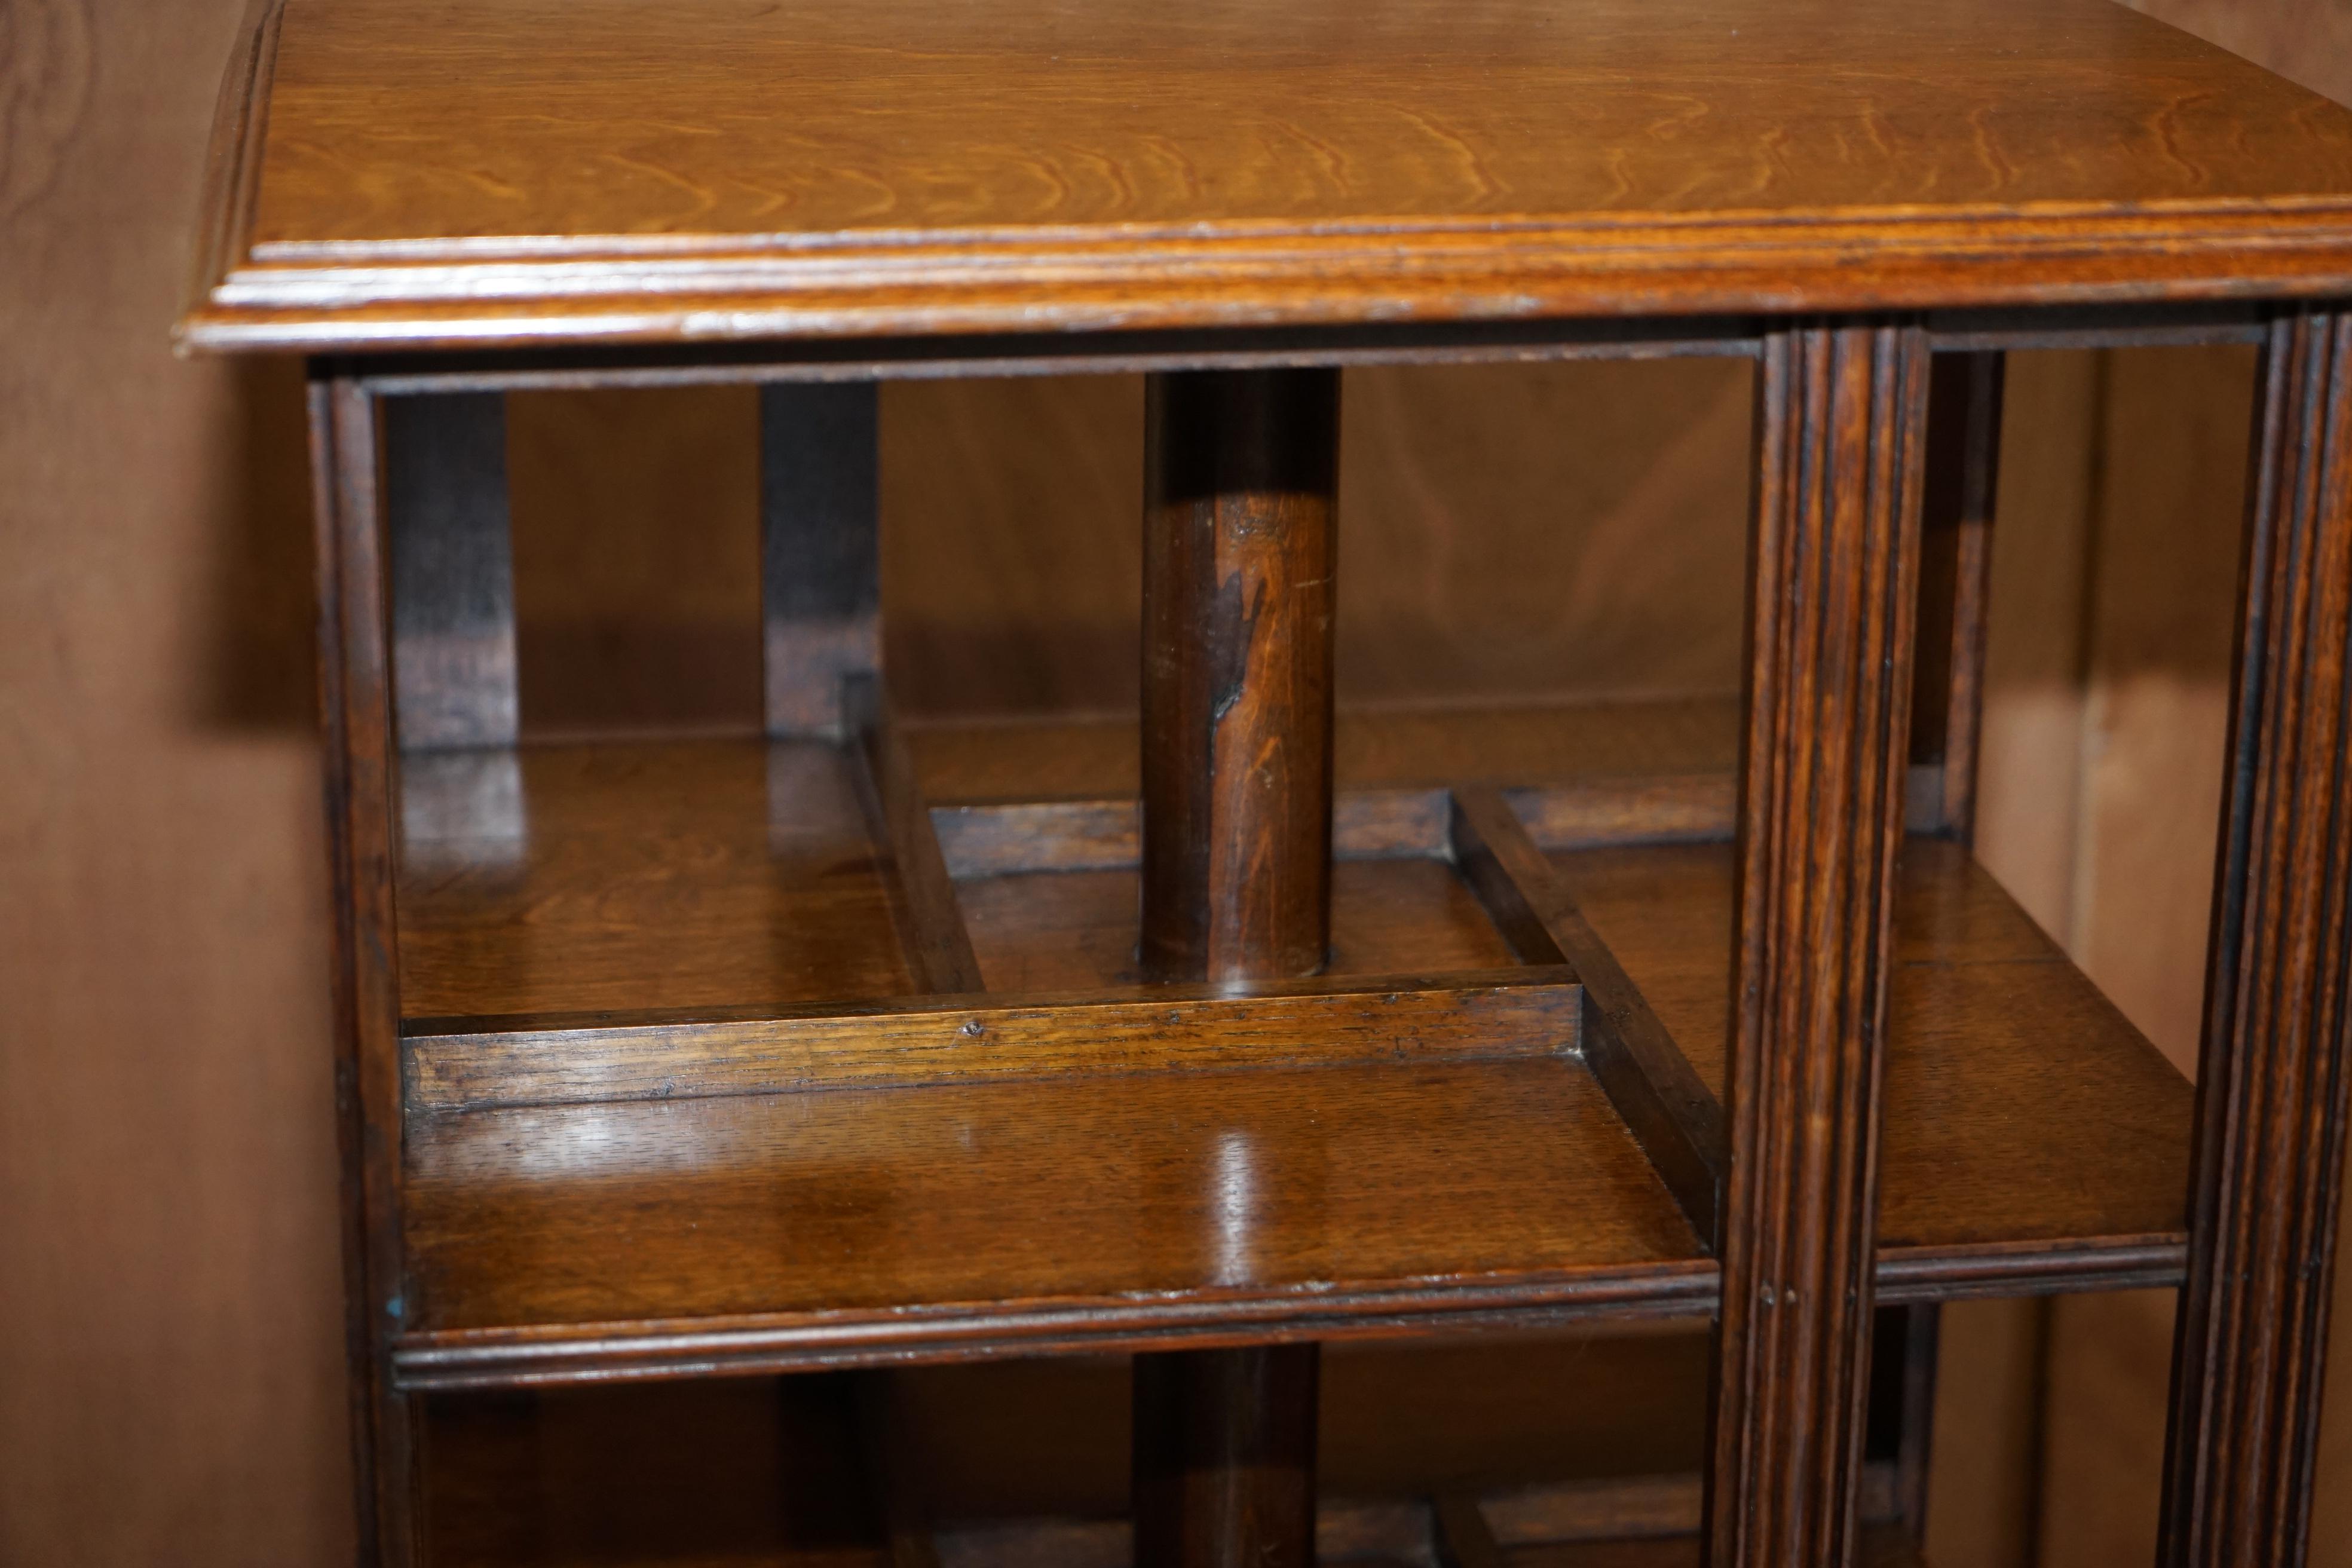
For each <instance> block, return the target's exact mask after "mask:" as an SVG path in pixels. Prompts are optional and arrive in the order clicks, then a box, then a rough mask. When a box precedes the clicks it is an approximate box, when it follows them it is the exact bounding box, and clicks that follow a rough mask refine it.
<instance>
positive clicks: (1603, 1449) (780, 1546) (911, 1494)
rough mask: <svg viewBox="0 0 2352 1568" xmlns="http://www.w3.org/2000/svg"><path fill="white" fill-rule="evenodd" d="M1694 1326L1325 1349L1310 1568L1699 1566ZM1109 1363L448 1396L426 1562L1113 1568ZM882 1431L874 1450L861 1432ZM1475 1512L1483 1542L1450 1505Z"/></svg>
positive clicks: (1115, 1535)
mask: <svg viewBox="0 0 2352 1568" xmlns="http://www.w3.org/2000/svg"><path fill="white" fill-rule="evenodd" d="M1706 1364H1707V1358H1706V1337H1705V1335H1704V1334H1703V1333H1700V1332H1695V1331H1687V1330H1679V1329H1677V1330H1671V1331H1661V1330H1658V1329H1651V1330H1646V1331H1636V1332H1633V1333H1630V1334H1629V1333H1624V1332H1619V1333H1613V1334H1609V1335H1603V1336H1596V1335H1593V1334H1590V1333H1562V1332H1559V1331H1549V1332H1533V1333H1516V1334H1507V1335H1499V1336H1497V1335H1484V1336H1480V1337H1478V1338H1475V1339H1465V1340H1459V1341H1451V1342H1448V1341H1438V1342H1412V1343H1397V1342H1386V1343H1382V1342H1371V1343H1357V1344H1349V1345H1342V1346H1337V1347H1334V1349H1333V1351H1332V1352H1331V1353H1330V1354H1329V1356H1328V1358H1327V1360H1326V1363H1325V1366H1324V1371H1323V1379H1322V1392H1321V1399H1320V1412H1319V1421H1318V1426H1319V1428H1320V1435H1319V1437H1318V1444H1317V1448H1318V1470H1319V1476H1320V1481H1321V1490H1322V1493H1323V1496H1324V1501H1323V1503H1322V1506H1321V1508H1320V1509H1319V1510H1318V1530H1317V1538H1318V1561H1321V1562H1324V1563H1344V1564H1350V1565H1354V1568H1373V1565H1374V1564H1392V1565H1394V1568H1449V1564H1453V1563H1466V1561H1467V1560H1468V1557H1469V1554H1468V1553H1465V1552H1461V1551H1459V1550H1458V1547H1457V1544H1456V1543H1455V1542H1453V1541H1452V1540H1451V1539H1450V1538H1449V1535H1450V1532H1449V1531H1447V1530H1446V1525H1447V1524H1449V1523H1450V1524H1451V1525H1452V1526H1453V1530H1454V1531H1465V1530H1467V1531H1483V1533H1484V1535H1485V1536H1486V1539H1487V1541H1488V1542H1490V1543H1491V1545H1492V1547H1493V1550H1494V1552H1495V1554H1496V1555H1495V1557H1494V1559H1493V1560H1492V1561H1495V1562H1499V1563H1514V1564H1520V1565H1522V1568H1534V1565H1536V1564H1539V1563H1563V1564H1571V1565H1572V1564H1579V1563H1637V1564H1649V1563H1661V1564H1663V1563H1696V1557H1695V1556H1694V1554H1693V1552H1694V1546H1695V1537H1694V1534H1693V1532H1694V1531H1695V1529H1696V1520H1697V1516H1698V1507H1699V1492H1700V1484H1699V1479H1698V1476H1697V1473H1696V1466H1697V1465H1698V1463H1699V1461H1700V1459H1701V1458H1702V1456H1703V1454H1704V1452H1705V1436H1706ZM1129 1389H1130V1378H1129V1363H1128V1360H1127V1358H1125V1357H1121V1356H1081V1357H1062V1358H1055V1359H1051V1360H1038V1361H1018V1362H998V1363H980V1364H971V1365H964V1366H955V1367H932V1368H924V1369H917V1370H912V1371H902V1372H898V1373H846V1374H839V1373H836V1374H830V1375H814V1376H811V1375H802V1376H795V1377H790V1378H785V1379H782V1380H766V1379H758V1378H750V1379H733V1378H730V1379H721V1380H708V1381H703V1382H693V1383H661V1384H625V1385H617V1386H604V1387H596V1388H590V1389H583V1390H554V1391H547V1392H544V1393H538V1392H522V1393H517V1392H509V1393H505V1394H489V1395H483V1394H467V1395H464V1396H458V1397H449V1396H440V1397H436V1398H434V1399H433V1400H432V1402H431V1405H430V1407H429V1408H430V1412H431V1418H430V1440H429V1442H428V1446H427V1451H428V1453H429V1455H430V1470H429V1473H428V1476H427V1486H428V1489H429V1490H430V1493H431V1495H432V1498H433V1506H432V1509H431V1510H430V1512H431V1515H432V1518H433V1521H434V1532H433V1533H434V1542H433V1551H432V1552H431V1561H433V1562H434V1563H436V1564H441V1565H443V1568H457V1565H464V1568H555V1565H557V1564H569V1563H580V1564H583V1565H584V1564H586V1563H612V1562H615V1561H625V1562H629V1563H641V1564H645V1565H646V1568H654V1565H656V1564H667V1563H701V1562H743V1563H753V1562H756V1563H771V1564H777V1565H779V1568H885V1564H887V1563H891V1562H893V1561H897V1562H905V1561H907V1560H908V1559H907V1557H906V1556H905V1555H903V1554H899V1553H894V1552H893V1550H892V1547H893V1542H892V1541H891V1539H890V1535H891V1529H890V1527H889V1526H887V1525H886V1523H885V1521H886V1519H895V1520H896V1521H897V1527H898V1531H901V1532H908V1533H911V1534H912V1535H914V1536H915V1537H917V1538H919V1541H920V1542H922V1543H923V1544H924V1545H926V1546H928V1548H929V1556H928V1557H925V1556H921V1555H920V1554H918V1556H917V1558H916V1560H918V1561H936V1562H938V1563H940V1564H941V1565H942V1568H1128V1565H1129V1563H1130V1561H1131V1557H1130V1547H1129V1524H1128V1518H1127V1515H1128V1510H1129V1463H1128V1459H1127V1448H1128V1441H1127V1439H1128V1428H1129V1422H1130V1419H1131V1409H1130V1404H1129ZM886 1411H887V1432H888V1434H889V1435H888V1436H887V1446H886V1444H885V1442H884V1441H883V1440H881V1439H880V1437H879V1429H880V1428H882V1427H883V1426H884V1425H885V1422H884V1419H883V1416H884V1412H886ZM1890 1481H1891V1471H1890V1469H1889V1468H1888V1466H1887V1463H1886V1461H1885V1460H1884V1459H1881V1458H1873V1459H1872V1460H1871V1461H1870V1463H1869V1464H1868V1465H1866V1467H1865V1469H1864V1499H1863V1510H1864V1518H1865V1519H1866V1520H1867V1521H1872V1522H1871V1524H1870V1527H1869V1530H1870V1533H1869V1551H1870V1552H1873V1553H1876V1554H1874V1555H1869V1556H1866V1557H1865V1558H1864V1562H1865V1563H1870V1564H1873V1565H1878V1564H1885V1565H1887V1568H1893V1565H1894V1564H1897V1563H1906V1564H1907V1563H1914V1562H1916V1557H1913V1556H1910V1555H1906V1554H1905V1553H1906V1552H1908V1551H1909V1545H1908V1542H1907V1541H1906V1538H1905V1536H1904V1533H1903V1531H1902V1530H1901V1529H1900V1527H1899V1526H1897V1525H1896V1524H1895V1522H1894V1520H1895V1514H1894V1512H1893V1510H1894V1507H1895V1501H1894V1493H1893V1491H1892V1489H1891V1486H1890V1484H1889V1483H1890ZM1465 1508H1466V1509H1472V1510H1475V1512H1476V1518H1475V1521H1471V1520H1468V1519H1465V1513H1464V1510H1465Z"/></svg>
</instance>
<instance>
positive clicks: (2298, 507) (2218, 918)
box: [2158, 310, 2352, 1568]
mask: <svg viewBox="0 0 2352 1568" xmlns="http://www.w3.org/2000/svg"><path fill="white" fill-rule="evenodd" d="M2258 384H2259V386H2260V388H2261V392H2260V406H2259V409H2258V411H2257V423H2256V430H2255V439H2254V448H2253V458H2252V473H2251V476H2250V482H2249V502H2248V506H2247V523H2246V543H2245V557H2244V559H2245V568H2244V575H2243V585H2244V595H2245V596H2244V600H2243V603H2242V610H2241V614H2240V621H2239V651H2238V671H2237V682H2236V688H2235V690H2234V691H2233V693H2232V698H2231V721H2230V734H2231V765H2230V773H2229V775H2228V778H2227V782H2226V784H2225V788H2224V795H2223V805H2222V818H2221V847H2220V853H2219V859H2220V866H2219V869H2218V872H2217V875H2216V887H2215V895H2214V915H2213V931H2212V937H2211V944H2212V945H2211V958H2210V963H2209V964H2208V967H2207V979H2206V987H2207V995H2206V1013H2205V1028H2204V1043H2203V1050H2202V1053H2201V1058H2200V1071H2199V1077H2198V1113H2197V1144H2196V1164H2195V1167H2194V1178H2193V1183H2192V1186H2191V1195H2190V1204H2191V1210H2190V1226H2189V1247H2190V1251H2189V1283H2188V1285H2187V1286H2186V1287H2185V1288H2184V1289H2182V1291H2181V1297H2180V1303H2181V1304H2180V1316H2179V1325H2178V1328H2177V1331H2176V1334H2177V1337H2176V1340H2175V1347H2174V1363H2173V1407H2172V1429H2171V1433H2170V1436H2169V1440H2168V1452H2167V1455H2166V1466H2165V1497H2164V1505H2163V1513H2162V1534H2161V1541H2160V1545H2159V1548H2158V1561H2159V1562H2161V1563H2164V1564H2166V1565H2167V1568H2190V1565H2192V1564H2193V1565H2197V1568H2220V1565H2221V1564H2240V1563H2294V1562H2299V1561H2301V1559H2302V1556H2303V1554H2304V1552H2305V1551H2306V1550H2307V1549H2308V1546H2309V1544H2310V1515H2311V1503H2312V1473H2313V1472H2312V1467H2313V1464H2314V1460H2315V1451H2316V1448H2317V1446H2318V1442H2319V1403H2320V1388H2321V1377H2322V1373H2323V1370H2324V1366H2325V1361H2326V1343H2327V1320H2328V1305H2329V1293H2330V1289H2331V1288H2332V1280H2333V1273H2334V1267H2335V1256H2334V1253H2335V1243H2336V1213H2337V1208H2338V1205H2339V1204H2340V1202H2341V1196H2342V1188H2341V1178H2340V1175H2339V1172H2340V1169H2341V1167H2342V1164H2343V1160H2344V1142H2345V1126H2346V1117H2347V1089H2352V1078H2347V1068H2352V994H2347V993H2352V911H2347V898H2352V768H2347V761H2346V749H2347V744H2352V722H2347V713H2346V705H2347V699H2352V668H2347V664H2352V316H2347V315H2345V314H2342V313H2338V312H2329V311H2323V310H2311V311H2301V312H2293V313H2288V314H2284V315H2283V316H2282V317H2281V318H2280V319H2279V321H2278V322H2277V323H2276V324H2275V325H2274V326H2273V328H2272V331H2271V336H2270V342H2268V344H2267V345H2265V347H2264V351H2263V371H2262V374H2261V378H2260V381H2259V383H2258Z"/></svg>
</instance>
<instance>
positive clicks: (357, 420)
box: [310, 371, 423, 1568]
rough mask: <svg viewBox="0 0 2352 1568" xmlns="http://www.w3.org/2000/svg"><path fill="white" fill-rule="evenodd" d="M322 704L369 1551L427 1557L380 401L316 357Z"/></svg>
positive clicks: (351, 1349)
mask: <svg viewBox="0 0 2352 1568" xmlns="http://www.w3.org/2000/svg"><path fill="white" fill-rule="evenodd" d="M377 414H378V409H377V404H376V400H375V398H374V397H373V395H370V394H369V392H368V391H367V389H366V388H365V387H364V386H362V384H358V383H357V382H354V381H351V380H347V379H342V378H340V377H336V376H334V375H333V374H331V372H326V371H314V373H313V378H312V380H311V383H310V468H311V476H312V477H311V483H312V487H313V490H312V501H313V515H314V518H315V520H316V527H317V535H316V537H317V547H318V571H319V707H320V742H321V745H320V751H321V754H322V758H323V761H324V765H325V773H326V799H327V852H328V866H329V872H330V875H331V879H332V882H333V898H332V900H331V916H332V919H333V921H334V945H333V961H334V970H333V997H334V1018H335V1105H336V1133H337V1144H338V1151H339V1153H340V1155H341V1166H342V1210H343V1275H344V1310H345V1314H346V1324H347V1333H346V1340H345V1343H346V1349H347V1352H348V1355H349V1361H350V1367H351V1376H352V1462H353V1468H354V1471H355V1474H356V1479H357V1483H358V1494H359V1495H358V1501H359V1509H358V1512H359V1526H360V1531H359V1534H360V1559H361V1561H362V1563H369V1564H373V1565H377V1568H409V1565H410V1564H412V1563H416V1562H418V1561H420V1560H421V1556H422V1551H423V1543H422V1540H421V1534H422V1531H421V1530H420V1527H419V1513H420V1510H419V1506H418V1499H419V1487H418V1475H419V1470H418V1464H417V1460H418V1458H419V1453H418V1438H419V1434H418V1430H417V1427H418V1421H417V1415H418V1411H417V1408H416V1406H417V1401H416V1400H415V1398H413V1397H412V1396H409V1395H406V1394H400V1393H398V1392H396V1391H395V1390H394V1388H393V1386H392V1371H391V1350H392V1342H393V1339H394V1335H395V1334H396V1333H397V1332H398V1331H399V1330H400V1329H401V1327H402V1326H403V1323H404V1320H405V1317H406V1314H407V1310H408V1305H407V1302H408V1291H407V1289H405V1264H404V1260H403V1257H402V1247H401V1234H400V1184H401V1118H400V995H399V990H398V984H399V977H398V975H397V973H395V970H394V954H395V953H396V952H397V951H398V948H397V944H396V942H395V939H394V912H393V855H394V819H393V811H394V780H393V769H394V754H395V753H394V740H393V715H392V685H393V659H392V652H391V638H390V636H389V632H388V628H387V626H386V625H385V605H384V599H385V595H384V559H383V557H384V538H383V535H384V528H383V499H382V497H383V466H384V465H383V440H382V433H381V430H380V427H379V426H378V422H377Z"/></svg>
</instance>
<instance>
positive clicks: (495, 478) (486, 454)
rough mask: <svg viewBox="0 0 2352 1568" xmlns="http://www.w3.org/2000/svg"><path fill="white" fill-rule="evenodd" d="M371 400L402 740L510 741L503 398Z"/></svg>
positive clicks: (419, 743)
mask: <svg viewBox="0 0 2352 1568" xmlns="http://www.w3.org/2000/svg"><path fill="white" fill-rule="evenodd" d="M381 406H382V421H383V505H384V510H385V514H386V518H387V521H388V523H389V529H388V531H389V534H390V540H391V552H392V615H393V639H392V640H393V668H394V692H395V694H396V702H395V710H396V711H397V713H398V723H399V735H400V746H401V749H402V750H403V751H420V750H431V749H436V748H440V747H457V746H510V745H512V744H513V743H514V740H515V734H516V730H517V726H518V723H519V720H520V702H519V700H518V694H517V689H516V679H515V600H514V552H513V548H512V545H511V543H510V541H509V527H508V506H507V423H506V399H505V398H504V397H503V396H501V395H499V394H497V393H467V394H462V395H412V396H406V397H392V398H386V399H384V400H383V404H382V405H381Z"/></svg>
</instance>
